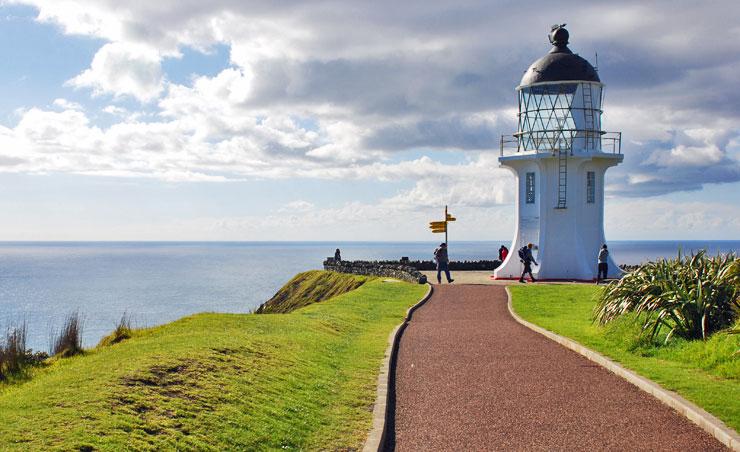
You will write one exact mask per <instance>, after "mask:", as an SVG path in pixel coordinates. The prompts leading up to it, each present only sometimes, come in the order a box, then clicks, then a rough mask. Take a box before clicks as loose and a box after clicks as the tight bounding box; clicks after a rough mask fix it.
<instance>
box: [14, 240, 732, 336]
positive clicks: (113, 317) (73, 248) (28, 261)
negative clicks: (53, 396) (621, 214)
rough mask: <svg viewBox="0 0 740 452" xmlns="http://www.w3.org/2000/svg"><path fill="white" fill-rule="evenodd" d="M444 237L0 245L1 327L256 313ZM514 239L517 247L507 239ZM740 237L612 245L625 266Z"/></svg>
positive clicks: (475, 251)
mask: <svg viewBox="0 0 740 452" xmlns="http://www.w3.org/2000/svg"><path fill="white" fill-rule="evenodd" d="M502 243H503V242H499V241H491V242H451V243H450V257H451V258H452V259H453V260H474V259H493V258H495V256H496V255H497V250H498V247H499V246H500V245H501V244H502ZM436 244H437V243H435V242H238V243H231V242H183V243H177V242H58V243H52V242H29V243H26V242H0V328H3V329H4V328H5V327H7V326H9V325H11V324H18V322H21V321H25V322H26V323H27V325H28V333H29V337H28V340H29V344H28V345H29V347H31V348H33V349H34V350H48V348H49V342H50V340H49V336H50V332H51V331H52V330H53V329H55V328H56V329H58V328H59V327H60V326H61V323H62V321H63V319H64V317H65V315H67V314H69V313H71V312H73V311H79V313H80V314H82V315H83V317H84V320H85V328H84V343H85V345H86V346H93V345H95V344H96V343H97V342H98V341H99V340H100V338H101V337H103V336H105V335H106V334H108V333H109V332H110V331H112V330H113V328H114V327H115V325H116V323H117V321H118V320H119V319H120V318H121V316H122V315H123V314H124V312H126V313H128V314H130V315H131V316H132V318H133V320H134V323H135V325H136V326H151V325H158V324H162V323H166V322H169V321H172V320H175V319H178V318H180V317H183V316H186V315H189V314H194V313H197V312H204V311H212V312H236V313H239V312H249V311H250V310H252V309H254V308H256V307H257V306H258V305H259V304H260V303H262V302H264V301H265V300H267V299H269V298H270V297H271V296H272V295H273V294H274V293H275V291H277V290H278V289H279V288H280V286H282V284H283V283H285V282H286V281H287V280H288V279H290V278H291V277H292V276H293V275H295V274H296V273H298V272H301V271H305V270H310V269H318V268H321V263H322V261H323V259H324V258H325V257H327V256H333V254H334V249H335V248H337V247H338V248H340V249H341V250H342V257H343V258H344V259H346V260H355V259H365V260H374V259H399V258H400V257H401V256H408V257H409V258H411V259H431V257H432V251H433V249H434V247H435V245H436ZM507 245H508V244H507ZM679 248H680V249H682V250H683V251H684V252H690V251H692V250H697V249H702V248H706V249H708V251H709V252H710V253H712V254H716V253H718V252H722V253H725V252H730V251H737V250H740V241H661V242H627V241H624V242H610V250H611V252H612V254H613V256H614V257H615V259H616V261H617V262H618V263H620V264H638V263H641V262H644V261H647V260H651V259H657V258H661V257H674V256H675V255H676V253H677V251H678V249H679Z"/></svg>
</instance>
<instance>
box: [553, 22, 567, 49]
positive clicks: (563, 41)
mask: <svg viewBox="0 0 740 452" xmlns="http://www.w3.org/2000/svg"><path fill="white" fill-rule="evenodd" d="M565 25H566V24H562V25H553V26H552V28H551V29H550V34H549V35H547V37H548V38H550V44H552V45H554V46H555V47H565V46H567V45H568V38H569V37H570V34H569V33H568V30H566V29H565Z"/></svg>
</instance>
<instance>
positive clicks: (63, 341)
mask: <svg viewBox="0 0 740 452" xmlns="http://www.w3.org/2000/svg"><path fill="white" fill-rule="evenodd" d="M82 351H83V350H82V317H81V316H80V313H79V312H73V313H71V314H69V315H68V316H67V318H66V319H65V320H64V325H63V326H62V330H61V331H60V332H59V334H58V335H56V338H55V339H53V342H52V348H51V353H52V355H61V356H64V357H67V356H73V355H77V354H79V353H82Z"/></svg>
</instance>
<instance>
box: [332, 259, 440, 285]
mask: <svg viewBox="0 0 740 452" xmlns="http://www.w3.org/2000/svg"><path fill="white" fill-rule="evenodd" d="M324 270H327V271H332V272H338V273H351V274H353V275H368V276H380V277H383V278H395V279H400V280H401V281H408V282H411V283H419V284H424V283H426V282H427V277H426V276H424V275H422V274H421V272H419V270H417V269H416V268H414V267H412V266H410V265H404V264H401V263H399V262H392V263H391V262H369V261H337V260H334V258H333V257H329V258H327V259H326V260H325V261H324Z"/></svg>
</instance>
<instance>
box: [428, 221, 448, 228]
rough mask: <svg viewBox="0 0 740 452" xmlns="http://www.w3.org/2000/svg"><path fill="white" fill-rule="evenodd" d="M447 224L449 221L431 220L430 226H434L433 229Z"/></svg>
mask: <svg viewBox="0 0 740 452" xmlns="http://www.w3.org/2000/svg"><path fill="white" fill-rule="evenodd" d="M446 226H447V222H445V221H430V222H429V227H430V228H432V229H434V228H444V227H446Z"/></svg>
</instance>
